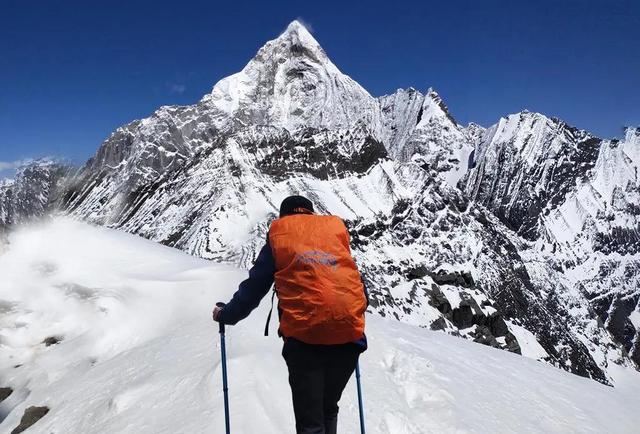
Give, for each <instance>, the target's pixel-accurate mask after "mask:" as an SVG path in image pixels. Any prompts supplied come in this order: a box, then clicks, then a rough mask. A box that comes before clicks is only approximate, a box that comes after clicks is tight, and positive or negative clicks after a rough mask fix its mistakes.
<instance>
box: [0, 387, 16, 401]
mask: <svg viewBox="0 0 640 434" xmlns="http://www.w3.org/2000/svg"><path fill="white" fill-rule="evenodd" d="M12 393H13V389H12V388H10V387H0V402H2V401H4V400H5V399H7V398H8V397H9V395H11V394H12Z"/></svg>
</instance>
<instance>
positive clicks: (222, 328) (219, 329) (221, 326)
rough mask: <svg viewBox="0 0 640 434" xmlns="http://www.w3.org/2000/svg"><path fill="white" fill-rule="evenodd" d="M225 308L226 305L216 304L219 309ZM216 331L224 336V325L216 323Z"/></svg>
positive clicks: (219, 322)
mask: <svg viewBox="0 0 640 434" xmlns="http://www.w3.org/2000/svg"><path fill="white" fill-rule="evenodd" d="M225 306H226V304H225V303H223V302H221V301H219V302H217V303H216V307H219V308H220V309H223V308H224V307H225ZM218 331H219V332H220V334H221V335H223V334H224V323H223V322H221V321H218Z"/></svg>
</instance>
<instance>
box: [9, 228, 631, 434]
mask: <svg viewBox="0 0 640 434" xmlns="http://www.w3.org/2000/svg"><path fill="white" fill-rule="evenodd" d="M0 275H2V276H3V279H2V281H0V336H2V342H1V345H2V351H1V352H0V387H5V388H10V389H11V390H12V393H11V394H10V395H9V397H8V398H7V399H5V400H4V401H2V402H0V432H2V433H9V432H10V431H11V430H13V429H14V428H15V427H16V426H17V425H18V423H19V421H20V418H21V416H22V415H23V413H24V411H25V409H26V408H28V407H31V406H46V407H47V408H48V409H49V412H48V413H47V414H46V415H45V416H44V417H43V418H42V419H40V420H39V421H38V422H36V424H35V425H33V426H32V427H31V428H29V431H28V432H32V433H34V434H38V433H42V434H44V433H51V432H61V433H62V432H63V433H83V434H97V433H101V434H102V433H139V434H147V433H149V434H151V433H154V434H162V433H167V434H181V433H185V434H186V433H189V434H190V433H203V432H211V431H214V432H217V431H219V430H222V429H223V428H222V427H223V426H224V410H223V405H222V402H223V401H222V381H221V375H222V373H221V365H220V348H219V337H218V333H217V327H216V326H215V325H214V324H213V323H212V322H211V319H210V310H209V307H210V306H211V305H212V304H213V303H214V302H215V301H217V300H226V299H227V298H228V297H229V296H230V295H231V293H232V292H233V290H234V289H235V287H236V285H237V284H238V282H239V281H241V280H242V279H244V278H245V276H246V271H242V270H237V269H234V268H231V267H227V266H222V265H219V264H213V263H211V262H209V261H203V260H201V259H197V258H194V257H192V256H188V255H186V254H184V253H181V252H179V251H177V250H174V249H169V248H167V247H164V246H160V245H158V244H156V243H152V242H149V241H146V240H142V239H140V238H138V237H134V236H131V235H128V234H123V233H122V232H120V231H114V230H109V229H105V228H97V227H92V226H89V225H86V224H82V223H78V222H75V221H70V220H66V219H55V220H54V221H52V222H51V223H48V224H46V225H42V226H37V227H24V228H22V230H20V231H17V232H14V233H12V234H11V236H10V245H9V249H8V250H7V251H6V252H5V253H4V254H2V255H0ZM268 307H269V306H268V305H267V303H263V305H262V306H260V307H259V308H258V309H257V310H256V311H255V312H253V313H252V314H251V316H249V318H247V319H246V320H245V321H243V322H241V323H240V324H238V325H237V326H234V327H228V328H227V357H228V373H229V393H230V409H231V424H232V425H231V426H232V429H233V432H235V433H247V434H249V433H256V432H260V433H265V434H270V433H274V434H275V433H282V432H292V431H293V430H294V425H293V415H292V411H291V402H290V392H289V385H288V383H287V373H286V365H285V363H284V360H283V359H282V357H281V355H280V350H281V341H280V340H279V339H278V338H276V337H274V336H275V333H272V334H271V336H270V337H269V338H265V337H264V336H263V333H262V331H263V327H264V319H265V317H266V315H267V310H268ZM272 327H274V328H275V323H274V322H272ZM367 334H368V337H369V344H370V348H369V350H368V351H367V352H365V353H364V354H363V356H362V357H361V370H362V384H363V391H364V402H365V416H366V427H367V431H368V432H371V433H376V434H377V433H380V434H385V433H393V434H400V433H453V432H460V431H474V432H480V433H489V432H540V431H544V432H549V433H565V432H568V431H571V432H616V433H630V432H634V430H635V428H636V427H637V426H638V424H640V416H639V413H638V412H637V408H638V405H640V401H639V399H640V398H639V396H638V393H637V390H638V387H640V374H637V373H634V372H633V371H628V370H623V369H621V368H619V367H616V366H614V367H613V368H612V374H613V377H614V382H615V388H612V387H607V386H603V385H601V384H598V383H596V382H593V381H589V380H587V379H584V378H580V377H577V376H574V375H570V374H568V373H565V372H562V371H560V370H556V369H554V368H552V367H549V366H545V365H543V364H541V363H538V362H535V361H533V360H528V359H526V358H523V357H518V356H516V355H513V354H509V353H507V352H504V351H498V350H494V349H491V348H487V347H484V346H480V345H475V344H472V343H470V342H465V341H464V340H462V339H458V338H454V337H450V336H447V335H445V334H442V333H436V332H431V331H427V330H424V329H421V328H418V327H415V326H412V325H408V324H403V323H401V322H398V321H394V320H389V319H383V318H380V317H379V316H377V315H375V314H368V317H367ZM52 336H55V337H56V338H57V339H58V340H59V342H58V343H57V344H53V345H50V346H46V345H45V344H44V343H43V340H45V338H47V337H52ZM353 381H354V379H353V378H352V380H351V382H350V383H349V384H348V385H347V388H346V390H345V393H344V394H343V397H342V400H341V402H340V418H339V429H340V431H341V432H358V430H359V425H358V406H357V395H356V386H355V383H354V382H353ZM274 397H278V399H274ZM596 405H597V407H596ZM249 416H250V417H249Z"/></svg>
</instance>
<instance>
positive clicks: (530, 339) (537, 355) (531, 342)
mask: <svg viewBox="0 0 640 434" xmlns="http://www.w3.org/2000/svg"><path fill="white" fill-rule="evenodd" d="M505 322H506V323H507V326H508V328H509V331H510V332H511V333H512V334H513V335H514V336H515V337H516V340H517V341H518V344H519V345H520V352H521V354H522V355H523V356H524V357H529V358H531V359H535V360H542V359H544V358H545V357H549V354H547V352H546V351H545V349H544V348H542V346H541V345H540V344H539V343H538V340H537V339H536V337H535V335H534V334H533V333H531V332H530V331H529V330H527V329H525V328H524V327H521V326H519V325H517V324H514V323H512V322H511V321H505Z"/></svg>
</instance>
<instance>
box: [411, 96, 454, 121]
mask: <svg viewBox="0 0 640 434" xmlns="http://www.w3.org/2000/svg"><path fill="white" fill-rule="evenodd" d="M434 117H445V118H447V119H448V120H449V121H450V122H452V123H453V124H454V125H457V124H458V123H457V122H456V120H455V119H454V118H453V116H451V113H449V109H448V108H447V106H446V105H445V103H444V101H443V100H442V98H441V97H440V95H439V94H438V92H436V91H435V90H434V89H433V88H429V89H428V90H427V94H426V95H425V98H424V102H423V104H422V111H421V116H420V119H419V121H418V125H417V126H416V128H424V127H425V126H426V125H428V123H429V121H430V120H431V119H432V118H434Z"/></svg>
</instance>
